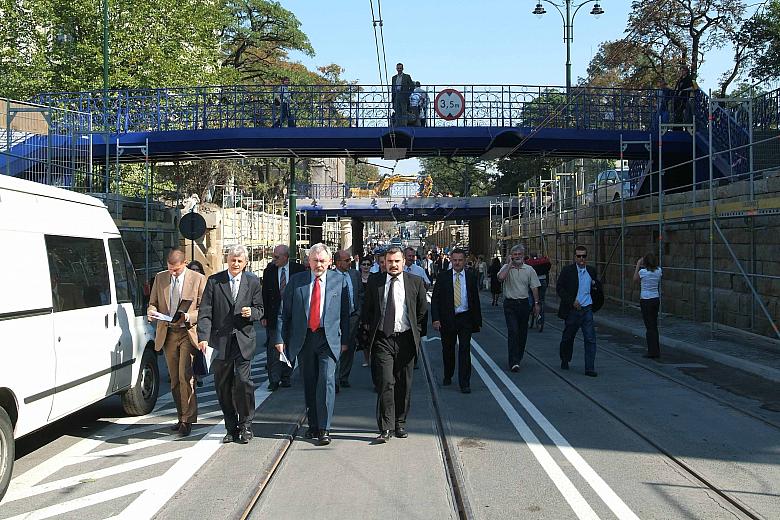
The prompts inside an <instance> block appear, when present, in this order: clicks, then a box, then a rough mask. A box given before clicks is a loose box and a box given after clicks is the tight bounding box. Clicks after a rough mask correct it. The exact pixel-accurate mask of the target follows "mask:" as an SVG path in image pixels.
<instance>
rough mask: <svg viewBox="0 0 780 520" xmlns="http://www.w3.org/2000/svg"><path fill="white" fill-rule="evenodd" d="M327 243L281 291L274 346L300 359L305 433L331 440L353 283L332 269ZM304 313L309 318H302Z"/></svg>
mask: <svg viewBox="0 0 780 520" xmlns="http://www.w3.org/2000/svg"><path fill="white" fill-rule="evenodd" d="M331 261H332V255H331V252H330V249H328V246H326V245H325V244H315V245H314V246H312V248H311V249H310V250H309V267H310V268H311V271H309V272H303V273H298V274H295V275H293V276H292V277H291V278H290V281H289V282H287V287H286V290H285V291H284V294H283V295H282V305H281V308H280V309H279V314H278V317H277V330H276V338H275V340H274V346H275V348H276V350H277V351H278V352H283V351H284V347H285V345H286V346H287V349H288V351H289V353H290V359H293V358H295V357H297V358H298V362H299V363H300V366H301V373H302V374H303V393H304V398H305V400H306V408H307V418H308V422H309V429H308V430H307V431H306V435H305V436H306V438H308V439H313V438H315V437H317V438H318V439H319V444H320V445H321V446H326V445H328V444H330V424H331V419H332V417H333V405H334V402H335V400H336V363H337V362H338V360H339V356H340V355H341V352H344V351H346V350H347V349H348V345H347V344H343V343H342V342H344V343H346V342H347V339H348V338H349V314H350V303H349V286H348V285H347V281H346V279H345V278H344V276H343V275H342V274H341V273H340V272H338V271H333V270H329V269H328V267H329V266H330V264H331ZM303 317H305V320H304V319H302V318H303Z"/></svg>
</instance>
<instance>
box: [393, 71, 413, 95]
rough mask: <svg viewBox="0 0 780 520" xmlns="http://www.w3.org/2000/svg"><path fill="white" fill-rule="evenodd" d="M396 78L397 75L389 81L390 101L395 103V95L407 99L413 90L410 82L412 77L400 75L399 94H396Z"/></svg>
mask: <svg viewBox="0 0 780 520" xmlns="http://www.w3.org/2000/svg"><path fill="white" fill-rule="evenodd" d="M397 77H398V74H396V75H395V76H393V79H392V80H391V81H390V92H391V93H392V101H395V95H396V94H397V93H399V94H401V95H402V96H406V98H407V99H408V98H409V96H410V95H411V93H412V90H414V82H413V81H412V77H411V76H410V75H409V74H401V92H396V90H395V82H396V78H397Z"/></svg>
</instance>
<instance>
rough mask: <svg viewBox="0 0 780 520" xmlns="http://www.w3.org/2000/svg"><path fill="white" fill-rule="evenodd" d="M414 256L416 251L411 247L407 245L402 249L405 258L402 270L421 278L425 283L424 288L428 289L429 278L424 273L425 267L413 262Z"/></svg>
mask: <svg viewBox="0 0 780 520" xmlns="http://www.w3.org/2000/svg"><path fill="white" fill-rule="evenodd" d="M415 256H417V251H415V250H414V248H413V247H407V248H406V249H404V259H405V260H406V265H405V266H404V271H405V272H407V273H409V274H413V275H415V276H419V277H420V278H422V281H423V284H425V288H426V289H429V288H430V287H431V280H430V279H429V278H428V275H427V274H426V273H425V269H423V268H422V267H420V266H419V265H417V264H416V263H415V261H414V260H415Z"/></svg>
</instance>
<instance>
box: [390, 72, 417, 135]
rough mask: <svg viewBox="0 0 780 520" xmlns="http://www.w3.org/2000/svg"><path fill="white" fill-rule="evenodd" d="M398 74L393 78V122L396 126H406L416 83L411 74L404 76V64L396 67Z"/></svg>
mask: <svg viewBox="0 0 780 520" xmlns="http://www.w3.org/2000/svg"><path fill="white" fill-rule="evenodd" d="M395 70H396V71H397V72H398V74H396V75H395V76H393V83H392V85H391V88H392V91H391V99H392V102H393V122H394V124H395V126H406V125H407V123H408V118H409V96H411V95H412V90H414V82H413V81H412V77H411V76H410V75H409V74H404V64H403V63H398V64H396V66H395Z"/></svg>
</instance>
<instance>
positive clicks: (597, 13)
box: [590, 2, 604, 18]
mask: <svg viewBox="0 0 780 520" xmlns="http://www.w3.org/2000/svg"><path fill="white" fill-rule="evenodd" d="M590 14H592V15H593V16H595V17H596V18H598V17H599V16H601V15H602V14H604V9H602V8H601V5H600V4H599V3H598V2H596V3H595V4H593V9H591V10H590Z"/></svg>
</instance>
